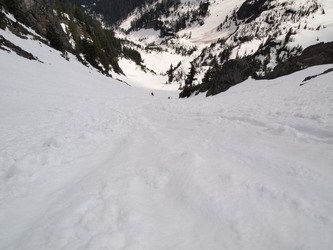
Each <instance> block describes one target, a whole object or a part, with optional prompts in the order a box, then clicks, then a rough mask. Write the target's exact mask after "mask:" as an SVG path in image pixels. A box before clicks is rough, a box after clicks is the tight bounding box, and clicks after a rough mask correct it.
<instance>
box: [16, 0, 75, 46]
mask: <svg viewBox="0 0 333 250" xmlns="http://www.w3.org/2000/svg"><path fill="white" fill-rule="evenodd" d="M15 1H17V3H18V7H19V11H20V12H21V13H22V15H23V16H24V23H25V24H26V25H28V26H30V27H31V28H32V29H34V30H35V31H36V32H37V33H39V34H40V35H42V36H43V37H47V36H48V35H49V32H50V31H52V32H55V33H56V35H57V37H59V39H60V41H61V47H60V48H57V49H60V50H67V51H72V46H71V45H70V44H69V42H68V39H67V36H66V34H65V33H64V31H63V29H62V28H61V26H60V24H59V22H58V19H57V17H56V16H55V15H54V12H53V1H51V0H23V1H22V0H15Z"/></svg>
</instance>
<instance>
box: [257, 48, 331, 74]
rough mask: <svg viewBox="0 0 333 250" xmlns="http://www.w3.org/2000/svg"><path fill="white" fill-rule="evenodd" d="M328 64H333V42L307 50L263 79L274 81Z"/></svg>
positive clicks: (280, 65)
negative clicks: (312, 67)
mask: <svg viewBox="0 0 333 250" xmlns="http://www.w3.org/2000/svg"><path fill="white" fill-rule="evenodd" d="M328 63H333V42H329V43H319V44H316V45H312V46H310V47H308V48H306V49H305V50H304V51H303V53H302V54H301V55H300V56H296V57H293V58H290V59H289V60H287V61H285V62H283V63H280V64H279V65H277V66H276V67H275V68H274V70H273V71H272V72H270V73H268V74H267V75H266V76H264V77H263V78H264V79H274V78H277V77H280V76H284V75H288V74H291V73H294V72H296V71H299V70H302V69H305V68H307V67H311V66H315V65H320V64H328Z"/></svg>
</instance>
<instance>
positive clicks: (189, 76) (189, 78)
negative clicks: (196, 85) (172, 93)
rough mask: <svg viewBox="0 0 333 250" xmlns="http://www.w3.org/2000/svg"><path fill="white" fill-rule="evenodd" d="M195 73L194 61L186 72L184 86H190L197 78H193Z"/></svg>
mask: <svg viewBox="0 0 333 250" xmlns="http://www.w3.org/2000/svg"><path fill="white" fill-rule="evenodd" d="M196 73H197V72H196V69H195V66H194V63H191V68H190V72H189V73H188V74H187V76H186V79H185V88H190V87H192V85H193V82H194V81H195V80H196V79H197V78H195V74H196Z"/></svg>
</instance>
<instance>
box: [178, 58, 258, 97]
mask: <svg viewBox="0 0 333 250" xmlns="http://www.w3.org/2000/svg"><path fill="white" fill-rule="evenodd" d="M250 76H251V77H253V78H257V75H256V69H255V67H254V66H253V65H252V63H251V59H250V58H242V59H234V60H230V61H228V62H226V63H225V64H223V66H222V68H221V69H220V70H218V71H217V72H216V74H215V75H214V77H213V79H211V80H210V83H209V84H199V85H195V86H191V87H186V88H184V89H183V90H182V92H181V93H180V94H179V98H184V97H189V96H191V94H192V93H194V92H196V94H198V93H200V92H206V91H207V93H206V96H212V95H216V94H219V93H221V92H224V91H226V90H228V89H229V88H230V87H232V86H234V85H236V84H238V83H241V82H243V81H245V80H246V79H248V78H249V77H250Z"/></svg>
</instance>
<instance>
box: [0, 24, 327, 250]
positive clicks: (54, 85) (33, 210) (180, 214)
mask: <svg viewBox="0 0 333 250" xmlns="http://www.w3.org/2000/svg"><path fill="white" fill-rule="evenodd" d="M0 35H1V36H3V37H4V38H5V39H6V40H8V41H10V42H11V43H13V44H16V45H17V46H19V47H21V48H22V49H23V50H25V51H26V52H29V53H31V54H33V55H35V56H36V57H38V59H39V60H40V61H42V62H43V63H41V62H39V61H37V60H32V61H31V60H28V59H26V58H23V57H20V56H18V55H16V53H14V52H11V51H5V50H0V72H1V80H0V117H1V120H0V224H1V225H3V226H2V228H1V230H0V249H8V250H14V249H15V250H16V249H26V250H35V249H63V250H67V249H68V250H73V249H80V250H84V249H91V250H96V249H117V250H120V249H127V250H156V249H160V250H164V249H165V250H166V249H184V250H199V249H209V250H214V249H216V250H220V249H221V248H223V249H247V250H251V249H253V250H261V249H262V250H266V249H272V250H274V249H276V250H280V249H304V250H313V249H322V250H329V249H331V247H332V245H333V238H332V235H333V214H332V210H333V183H332V179H333V171H332V162H333V147H332V145H333V133H332V131H333V82H332V79H333V77H332V76H333V71H332V68H333V64H330V65H323V66H316V67H311V68H308V69H306V70H303V71H299V72H297V73H295V74H292V75H289V76H285V77H282V78H279V79H275V80H261V81H255V80H252V79H248V80H247V81H245V82H244V83H243V84H240V85H237V86H234V87H233V88H231V89H229V91H228V92H225V93H222V94H220V95H219V96H214V97H211V98H205V97H204V96H203V95H201V94H199V96H197V97H194V98H191V99H186V100H179V99H178V94H177V92H165V91H154V96H151V95H150V91H148V90H147V89H139V88H134V87H130V86H128V85H126V84H124V83H121V82H119V81H116V80H114V79H111V78H110V77H105V76H104V75H102V74H100V73H98V72H97V70H96V69H94V68H89V67H85V66H83V65H82V64H81V63H79V62H78V61H77V59H76V57H75V56H73V55H72V54H70V53H69V54H68V56H69V61H67V60H64V59H63V57H62V56H61V55H60V52H59V51H57V50H54V49H52V48H50V47H48V46H46V45H45V44H43V43H39V41H38V40H34V39H33V37H28V38H27V39H24V38H22V37H18V36H16V35H14V34H13V33H11V32H10V31H9V30H6V31H5V30H1V29H0ZM133 74H135V72H133ZM305 78H307V80H306V81H303V80H304V79H305ZM300 85H302V86H300ZM168 97H170V99H168ZM193 107H195V109H193Z"/></svg>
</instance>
